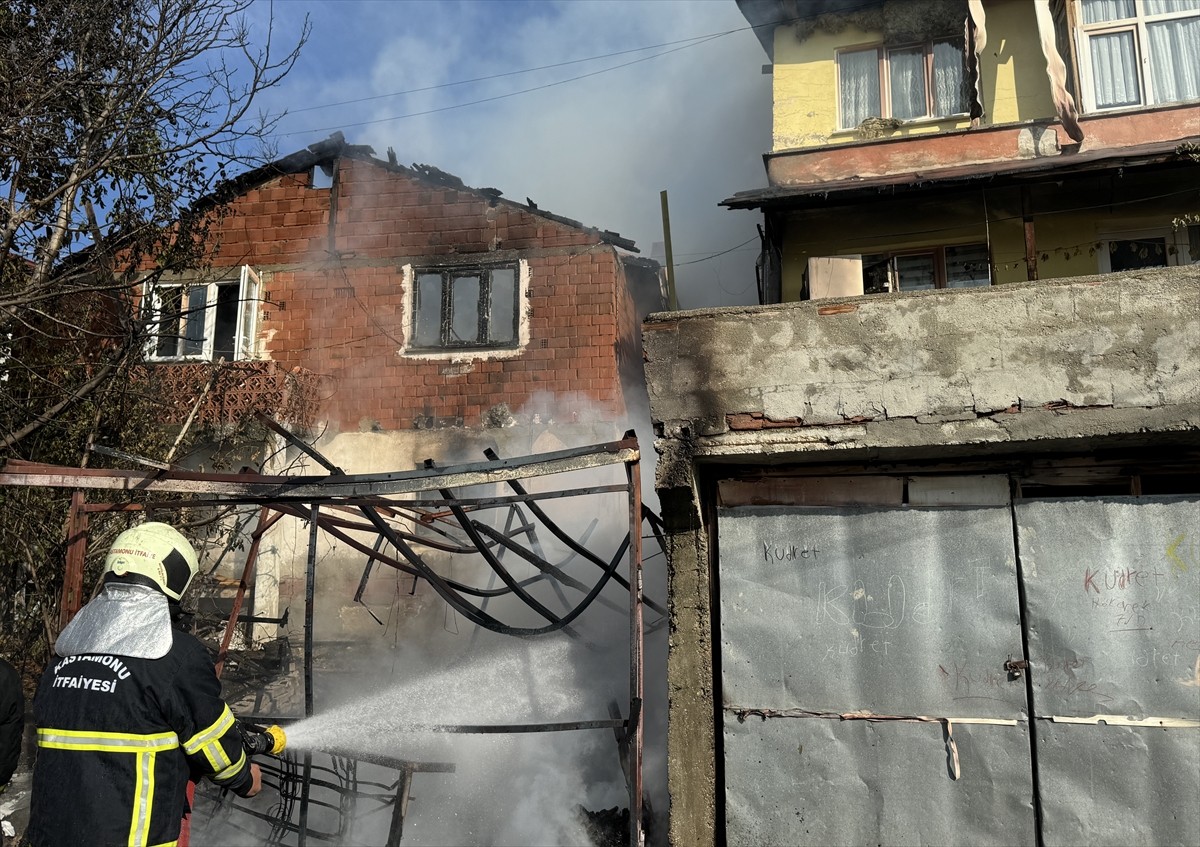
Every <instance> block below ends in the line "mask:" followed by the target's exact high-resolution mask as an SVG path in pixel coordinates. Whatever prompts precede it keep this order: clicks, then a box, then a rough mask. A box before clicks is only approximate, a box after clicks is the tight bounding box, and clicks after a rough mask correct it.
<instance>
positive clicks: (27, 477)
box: [0, 430, 638, 501]
mask: <svg viewBox="0 0 1200 847" xmlns="http://www.w3.org/2000/svg"><path fill="white" fill-rule="evenodd" d="M285 431H286V430H285ZM293 439H294V440H295V441H298V440H299V439H295V438H294V436H293ZM637 456H638V450H637V441H636V439H635V440H633V441H632V442H630V441H628V440H625V441H614V442H609V443H606V444H596V445H593V446H591V447H580V448H576V449H574V450H559V451H557V452H554V453H541V454H538V455H535V456H522V457H519V458H517V459H507V460H499V461H495V462H476V463H474V464H468V465H458V466H454V467H446V468H439V469H437V470H436V471H434V472H430V471H424V470H418V471H395V472H391V473H384V474H333V475H327V476H299V475H298V476H264V475H261V474H212V473H197V472H194V471H158V472H154V473H148V472H144V471H130V470H112V469H102V468H101V469H97V468H63V467H57V466H54V465H42V464H38V463H36V462H24V461H21V460H17V459H9V460H8V461H7V462H6V463H5V465H4V469H3V470H2V471H0V485H38V486H46V487H49V488H104V489H109V490H118V491H143V492H152V491H173V492H180V493H193V494H220V495H223V496H226V497H239V496H241V497H251V498H253V497H261V498H289V499H296V500H304V501H312V500H327V499H331V498H337V497H370V496H373V495H377V496H381V495H388V494H415V493H418V492H421V491H430V490H433V489H437V488H458V487H463V486H470V485H482V484H485V483H492V482H504V481H507V480H510V479H520V478H523V477H528V476H550V475H552V474H558V473H568V472H570V471H579V470H588V469H590V468H598V467H605V466H607V465H614V464H620V463H622V462H627V461H629V460H631V459H634V458H637Z"/></svg>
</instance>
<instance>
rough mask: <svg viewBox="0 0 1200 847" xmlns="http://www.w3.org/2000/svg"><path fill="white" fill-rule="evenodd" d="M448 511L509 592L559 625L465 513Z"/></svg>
mask: <svg viewBox="0 0 1200 847" xmlns="http://www.w3.org/2000/svg"><path fill="white" fill-rule="evenodd" d="M425 466H426V467H429V468H432V467H433V461H432V460H431V459H426V460H425ZM441 495H442V496H443V497H445V498H446V499H447V500H452V499H453V498H454V495H453V494H452V493H451V492H450V491H449V490H448V489H445V488H443V489H441ZM450 511H451V512H452V513H453V514H454V517H455V519H457V520H458V523H459V525H460V526H461V527H462V528H463V531H464V532H466V534H467V537H468V538H470V539H471V543H472V544H474V545H475V549H476V550H478V551H479V555H481V556H483V560H484V561H485V562H487V564H488V567H490V568H491V569H492V571H493V572H494V573H495V574H496V576H498V577H500V581H501V582H503V583H504V584H505V585H507V586H508V588H509V590H510V591H512V592H513V593H514V594H516V595H517V596H518V597H520V598H521V601H522V602H523V603H524V604H525V605H526V606H528V607H529V608H531V609H533V610H534V611H535V612H537V613H538V614H539V615H541V616H542V617H543V618H545V619H546V620H548V621H550V622H551V623H560V622H561V619H560V618H559V617H558V615H556V614H554V612H552V611H550V610H549V609H547V608H546V607H545V606H544V605H542V604H541V603H540V602H539V601H538V599H537V598H536V597H534V596H533V595H532V594H530V593H529V592H527V591H525V589H523V588H522V587H521V586H520V585H519V584H518V583H517V581H516V579H514V578H513V575H512V574H510V573H509V572H508V569H507V568H505V567H504V564H503V563H502V562H501V561H500V560H499V559H497V558H496V557H495V555H494V554H493V553H492V551H491V550H489V549H488V545H487V544H486V543H484V540H483V538H482V537H481V536H480V535H479V532H478V531H477V530H476V529H475V527H474V526H473V525H472V522H471V519H470V518H469V517H467V513H466V512H464V511H463V510H462V509H461V508H459V507H458V506H451V507H450ZM563 631H564V632H566V633H567V634H568V635H571V636H576V635H577V634H576V633H574V632H571V631H570V630H568V629H566V628H565V627H564V628H563Z"/></svg>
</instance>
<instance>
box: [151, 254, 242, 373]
mask: <svg viewBox="0 0 1200 847" xmlns="http://www.w3.org/2000/svg"><path fill="white" fill-rule="evenodd" d="M260 286H261V280H260V278H259V276H258V274H257V273H255V272H254V270H253V269H252V268H250V267H249V266H243V267H242V269H241V273H240V275H239V277H238V278H237V279H220V280H213V281H209V282H201V281H179V282H174V281H162V280H160V281H158V282H157V283H155V284H154V285H153V286H152V287H151V288H150V290H149V291H148V292H147V295H146V309H145V312H144V317H145V319H146V322H147V326H148V331H149V333H150V341H149V344H148V349H147V358H149V359H151V360H152V361H160V362H172V361H189V360H195V361H207V362H215V361H217V360H219V359H225V360H226V361H230V362H231V361H235V360H242V359H253V358H255V351H256V336H257V332H258V302H259V288H260Z"/></svg>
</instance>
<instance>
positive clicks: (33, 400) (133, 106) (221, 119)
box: [0, 0, 308, 617]
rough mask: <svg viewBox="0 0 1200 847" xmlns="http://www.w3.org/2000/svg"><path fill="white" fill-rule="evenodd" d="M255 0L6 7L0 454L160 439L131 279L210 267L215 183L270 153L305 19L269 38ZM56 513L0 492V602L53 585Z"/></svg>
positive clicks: (34, 454) (66, 453)
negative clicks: (274, 97)
mask: <svg viewBox="0 0 1200 847" xmlns="http://www.w3.org/2000/svg"><path fill="white" fill-rule="evenodd" d="M251 5H252V0H8V2H7V3H5V4H3V7H2V8H0V80H2V81H3V82H2V83H0V459H3V458H4V457H6V456H7V457H19V458H25V459H33V460H40V461H49V462H55V463H61V464H72V465H74V464H78V465H85V464H87V456H88V452H87V448H88V446H89V445H90V444H92V443H95V442H96V441H97V440H98V439H99V440H101V441H102V442H103V443H106V444H108V445H110V446H113V447H118V448H121V449H124V450H127V451H128V452H130V453H136V454H140V455H160V456H161V455H163V453H164V452H165V450H166V449H167V446H168V445H170V443H171V442H170V438H169V434H168V433H167V429H166V426H165V424H166V421H163V420H162V419H161V418H162V415H161V414H158V413H157V409H158V404H157V402H156V398H155V397H154V390H153V376H152V374H151V373H150V372H149V371H147V370H146V369H143V368H139V367H138V366H139V365H140V364H141V363H142V357H143V352H144V350H145V346H146V337H147V332H148V330H147V328H146V327H145V326H143V325H142V323H141V322H140V320H139V317H138V315H137V310H136V308H135V306H136V302H137V293H138V288H137V286H138V285H139V284H141V283H143V282H144V281H145V280H146V277H147V275H150V276H151V277H152V276H153V275H154V274H159V273H163V272H168V271H176V270H182V269H192V268H196V267H201V266H203V265H204V264H205V255H206V251H207V249H208V247H209V245H208V243H207V235H208V228H209V227H210V226H211V225H212V223H213V221H214V219H215V216H216V215H218V214H220V193H219V187H220V186H221V185H222V184H224V183H225V182H226V180H227V177H228V176H229V175H230V174H231V172H232V170H233V169H235V168H236V169H237V170H241V169H242V168H243V167H244V166H247V165H252V164H253V165H257V164H261V163H262V162H263V161H265V160H266V159H267V158H270V157H271V151H270V149H269V144H268V140H269V138H270V133H271V132H272V130H273V126H274V122H275V121H276V120H277V119H278V117H280V116H279V115H276V116H274V117H272V116H269V115H265V114H263V113H261V112H260V111H259V110H258V106H257V105H256V100H257V99H258V98H259V95H261V94H262V93H263V92H264V91H266V90H267V89H270V88H272V87H274V86H277V85H278V84H279V83H280V81H281V80H282V79H283V78H284V76H286V74H287V73H288V72H289V71H290V70H291V69H292V67H293V66H294V65H295V62H296V60H297V57H298V55H299V51H300V48H301V46H302V45H303V43H304V41H305V40H306V39H307V37H308V21H307V19H305V21H304V22H303V25H302V27H301V30H300V32H299V34H298V36H297V39H296V41H295V42H289V44H288V46H287V47H286V48H285V49H284V50H283V51H282V52H281V51H279V50H278V49H277V48H276V46H275V45H274V44H273V43H272V40H271V35H272V28H273V23H274V19H273V17H272V16H271V15H270V14H268V15H267V20H266V21H265V22H264V27H263V31H262V33H261V38H258V39H257V40H256V34H255V33H253V32H252V31H251V26H250V24H249V23H248V17H249V15H248V13H249V12H250V11H252V10H251V8H250V7H251ZM258 9H263V6H262V4H261V3H260V4H259V6H258V7H257V8H256V9H255V10H254V11H257V10H258ZM269 10H270V7H269V6H267V7H266V9H265V10H264V11H266V12H269ZM214 192H216V193H214ZM64 514H65V510H64V506H63V500H62V498H61V497H56V496H51V495H50V493H48V492H29V491H25V492H18V491H15V490H4V489H2V488H0V566H2V570H0V616H2V617H7V615H5V614H4V612H6V611H8V610H7V608H6V602H5V601H6V600H11V599H12V598H13V597H17V596H18V595H20V594H21V590H24V589H29V588H32V590H34V591H35V593H36V594H37V595H39V597H40V598H41V602H42V603H45V602H49V598H48V596H46V595H47V594H48V593H49V592H53V591H56V590H57V587H58V584H59V575H58V574H57V567H56V566H55V558H56V555H57V545H60V544H61V541H62V539H61V534H60V533H59V531H58V527H59V526H61V520H62V516H63V515H64ZM48 563H49V564H48ZM28 613H29V615H30V616H32V617H36V616H38V615H41V614H42V613H41V612H40V611H37V612H35V611H34V610H33V609H29V610H28Z"/></svg>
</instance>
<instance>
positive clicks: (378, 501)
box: [84, 474, 625, 512]
mask: <svg viewBox="0 0 1200 847" xmlns="http://www.w3.org/2000/svg"><path fill="white" fill-rule="evenodd" d="M234 479H236V480H237V481H241V480H243V479H244V475H242V474H239V475H238V476H237V477H234ZM624 490H625V486H624V485H601V486H597V487H596V488H576V489H564V490H562V491H546V492H531V493H529V494H523V495H521V494H517V495H511V496H503V497H463V498H461V499H459V500H455V501H453V502H454V503H456V504H457V505H460V506H462V507H463V508H464V509H467V510H468V511H474V510H478V509H490V508H494V507H497V506H508V505H514V504H517V503H526V502H529V501H530V500H560V499H564V498H568V497H587V496H590V495H593V494H606V493H610V492H611V493H616V492H619V491H624ZM312 499H313V498H312V497H311V496H307V495H306V496H303V497H293V496H290V495H288V496H278V497H266V496H263V497H245V496H235V497H212V498H197V497H193V498H190V499H187V500H151V501H147V502H145V503H87V504H85V506H84V510H85V511H88V512H140V511H143V510H146V511H149V510H153V509H183V508H195V507H197V506H232V505H235V504H244V505H252V506H270V505H272V504H274V503H288V502H297V503H307V502H309V501H311V500H312ZM324 499H329V500H330V501H333V500H334V498H332V497H330V498H324ZM336 502H337V503H338V504H339V505H342V506H373V507H375V508H377V509H383V508H385V507H391V508H392V509H412V510H416V509H437V508H445V507H446V506H449V505H450V501H447V500H443V499H441V498H422V499H418V500H386V499H384V498H383V497H342V498H337V499H336Z"/></svg>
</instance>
